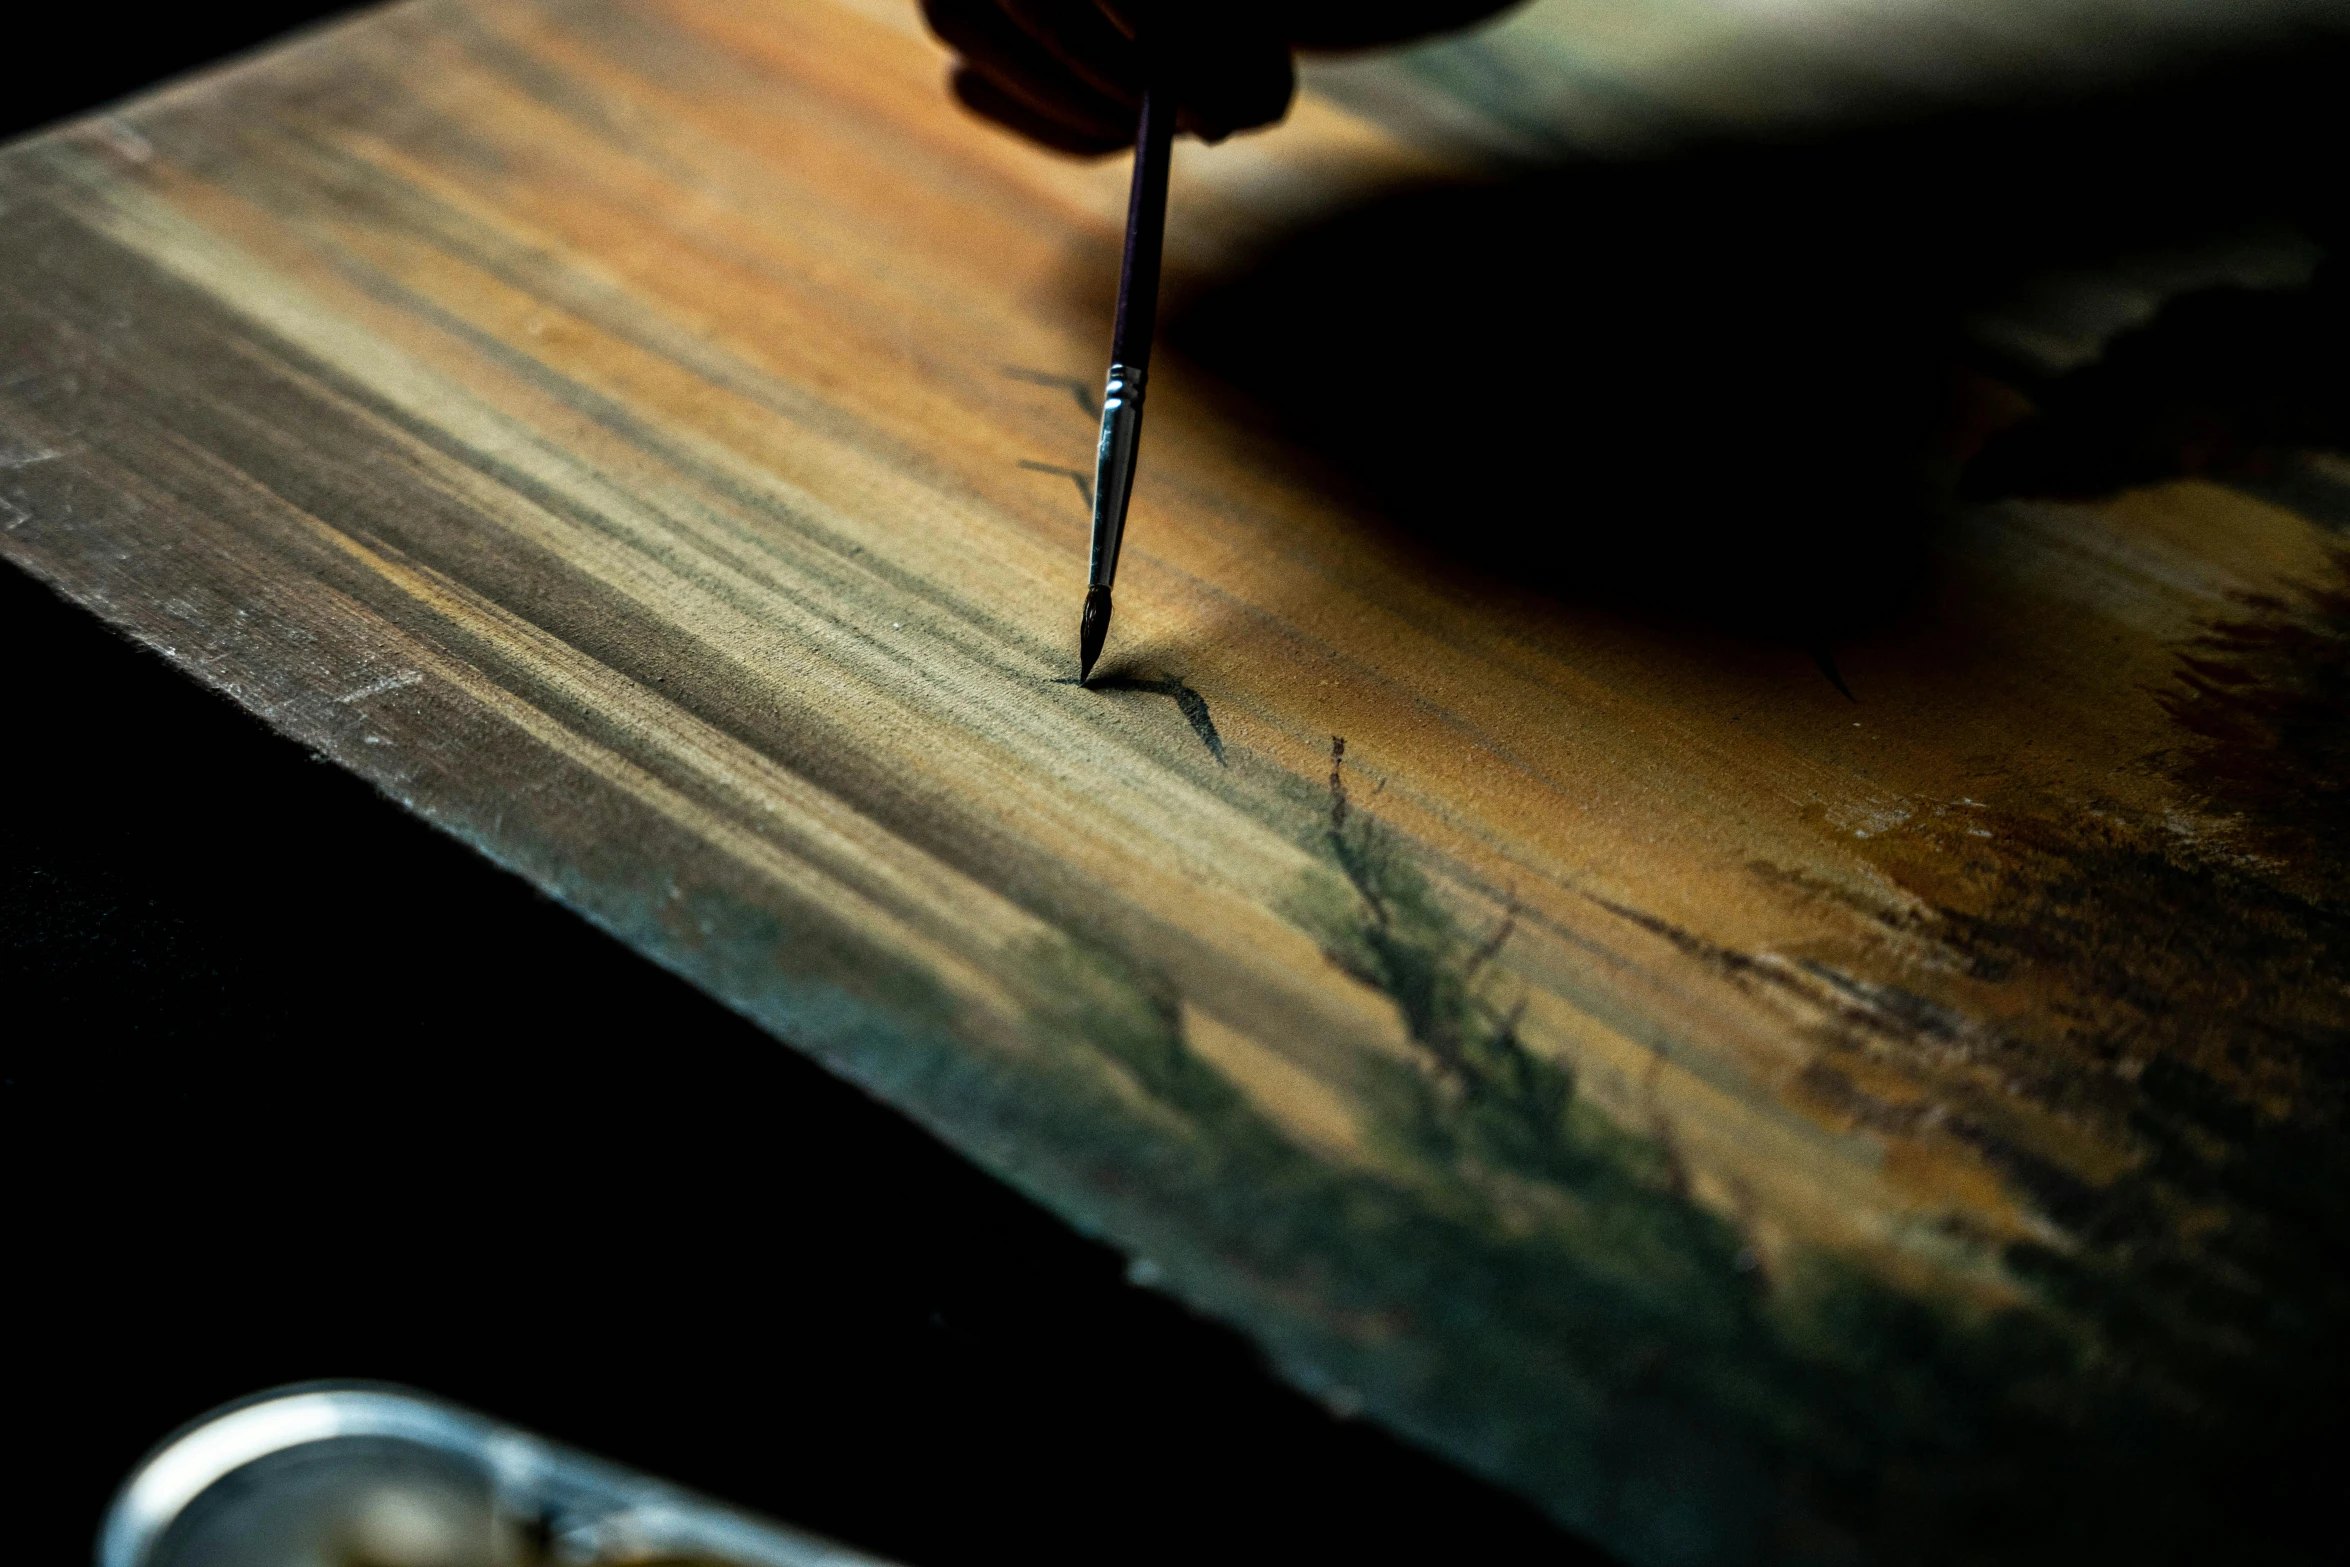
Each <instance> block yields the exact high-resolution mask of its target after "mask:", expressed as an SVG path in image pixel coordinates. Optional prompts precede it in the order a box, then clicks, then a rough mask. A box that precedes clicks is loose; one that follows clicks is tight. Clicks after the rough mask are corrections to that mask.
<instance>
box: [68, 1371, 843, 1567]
mask: <svg viewBox="0 0 2350 1567" xmlns="http://www.w3.org/2000/svg"><path fill="white" fill-rule="evenodd" d="M97 1567H889V1564H888V1563H885V1562H883V1561H882V1560H881V1559H880V1558H877V1557H872V1556H867V1555H864V1554H863V1553H861V1552H857V1551H852V1550H850V1549H848V1548H847V1547H845V1546H839V1545H835V1544H833V1543H831V1542H830V1541H827V1540H822V1539H818V1538H816V1537H815V1536H813V1535H807V1534H802V1533H800V1532H799V1531H797V1530H794V1529H787V1528H784V1527H783V1526H781V1525H779V1524H775V1523H771V1522H769V1521H767V1520H765V1519H762V1518H757V1517H754V1516H752V1515H750V1514H748V1513H743V1512H739V1511H736V1510H735V1509H733V1508H730V1507H726V1506H723V1505H721V1504H720V1503H717V1502H714V1501H711V1500H709V1499H708V1498H706V1497H701V1496H696V1495H695V1494H693V1493H692V1492H690V1491H686V1490H682V1489H680V1488H678V1487H676V1486H672V1485H666V1484H663V1483H662V1482H660V1481H658V1480H654V1479H650V1478H648V1477H647V1476H644V1475H640V1474H637V1473H635V1472H634V1471H632V1470H628V1469H624V1468H622V1467H620V1466H619V1465H617V1464H610V1463H606V1462H604V1461H602V1460H600V1459H595V1458H590V1457H589V1456H587V1455H586V1454H584V1453H580V1452H576V1451H574V1450H572V1449H570V1448H567V1447H563V1446H560V1445H558V1444H556V1443H553V1442H549V1441H546V1440H544V1439H542V1438H540V1437H536V1436H533V1435H531V1434H530V1433H528V1432H525V1431H518V1430H516V1429H514V1428H513V1427H511V1426H505V1425H500V1424H499V1423H498V1422H496V1421H494V1420H489V1419H486V1418H484V1417H483V1416H480V1415H477V1414H474V1413H473V1412H472V1411H470V1410H465V1409H460V1408H458V1407H456V1406H455V1405H452V1404H446V1403H443V1402H441V1401H439V1400H437V1399H433V1398H428V1397H425V1396H423V1395H421V1394H417V1393H413V1392H409V1391H406V1390H404V1389H400V1388H393V1387H381V1386H369V1385H364V1384H333V1385H319V1384H312V1385H305V1386H300V1387H294V1388H286V1389H280V1390H277V1391H274V1392H269V1393H263V1394H260V1395H258V1396H257V1397H255V1398H252V1399H249V1400H246V1401H243V1402H241V1403H237V1404H232V1405H229V1406H228V1407H226V1408H224V1409H220V1410H216V1411H214V1412H213V1413H212V1414H209V1415H206V1416H205V1417H204V1418H202V1419H201V1420H198V1421H196V1422H195V1423H194V1424H192V1425H190V1426H188V1427H186V1428H185V1429H184V1430H182V1431H180V1432H179V1433H178V1434H177V1435H175V1436H173V1437H171V1438H170V1439H169V1440H168V1441H166V1442H165V1443H164V1444H163V1445H162V1446H161V1447H159V1448H157V1449H156V1450H155V1451H154V1452H153V1453H152V1454H150V1455H149V1456H148V1457H147V1459H146V1460H145V1461H144V1462H143V1463H141V1464H140V1465H139V1467H138V1468H137V1469H136V1470H134V1471H133V1472H132V1473H131V1476H130V1478H129V1479H128V1480H126V1481H124V1482H123V1486H122V1489H121V1490H120V1491H119V1492H118V1493H116V1496H115V1498H114V1503H113V1505H112V1506H111V1507H110V1508H109V1509H108V1510H107V1515H106V1522H105V1525H104V1528H103V1529H102V1531H101V1532H100V1535H99V1540H98V1557H97Z"/></svg>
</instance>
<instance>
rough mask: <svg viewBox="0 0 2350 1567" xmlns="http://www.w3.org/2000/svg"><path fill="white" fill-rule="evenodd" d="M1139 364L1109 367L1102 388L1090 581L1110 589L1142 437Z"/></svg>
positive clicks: (1095, 466) (1141, 375)
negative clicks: (1100, 440)
mask: <svg viewBox="0 0 2350 1567" xmlns="http://www.w3.org/2000/svg"><path fill="white" fill-rule="evenodd" d="M1144 380H1145V373H1144V371H1143V370H1142V369H1141V368H1140V367H1139V366H1135V367H1129V366H1127V365H1117V364H1114V365H1112V366H1110V379H1109V384H1108V385H1107V386H1105V387H1104V388H1103V389H1102V443H1101V448H1100V450H1099V451H1097V452H1096V453H1095V454H1094V464H1093V565H1092V574H1091V575H1090V576H1088V577H1087V578H1086V581H1087V583H1088V584H1089V585H1091V586H1093V587H1097V588H1106V587H1108V586H1109V585H1110V583H1111V580H1112V579H1113V578H1115V577H1116V576H1117V575H1118V546H1119V545H1120V544H1121V543H1123V542H1124V541H1125V538H1126V501H1127V498H1128V497H1129V496H1130V495H1132V494H1133V492H1134V450H1135V443H1136V442H1137V441H1138V440H1139V439H1140V438H1141V436H1142V392H1143V382H1144Z"/></svg>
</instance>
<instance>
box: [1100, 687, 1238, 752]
mask: <svg viewBox="0 0 2350 1567" xmlns="http://www.w3.org/2000/svg"><path fill="white" fill-rule="evenodd" d="M1093 689H1094V690H1096V691H1147V692H1149V693H1151V694H1152V695H1153V696H1163V697H1166V698H1167V699H1168V700H1169V701H1171V702H1173V703H1174V704H1175V706H1176V708H1177V709H1178V710H1180V711H1181V712H1182V714H1183V717H1184V721H1185V722H1187V723H1189V724H1190V725H1191V732H1192V733H1193V734H1195V735H1198V736H1199V739H1200V744H1202V745H1204V746H1206V747H1207V748H1208V754H1209V755H1210V756H1212V757H1214V758H1215V759H1216V765H1217V766H1219V767H1224V766H1229V765H1230V764H1229V763H1227V762H1226V761H1225V760H1224V737H1223V736H1222V735H1220V734H1218V733H1217V732H1216V721H1215V719H1214V718H1212V717H1210V716H1209V714H1208V699H1207V698H1206V697H1204V696H1201V695H1200V694H1199V693H1198V692H1197V691H1194V690H1193V689H1192V688H1191V686H1190V685H1189V684H1188V683H1186V682H1185V680H1184V678H1183V677H1182V676H1181V675H1162V676H1161V677H1159V678H1158V679H1156V680H1147V679H1144V678H1143V677H1142V676H1140V675H1107V676H1104V677H1103V678H1102V679H1099V680H1096V681H1095V682H1093Z"/></svg>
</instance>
